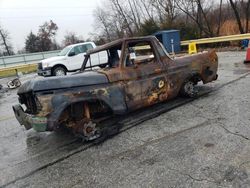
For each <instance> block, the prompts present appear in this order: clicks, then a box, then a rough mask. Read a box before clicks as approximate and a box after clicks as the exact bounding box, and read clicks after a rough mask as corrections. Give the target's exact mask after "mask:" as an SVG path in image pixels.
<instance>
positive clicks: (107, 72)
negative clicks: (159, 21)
mask: <svg viewBox="0 0 250 188" xmlns="http://www.w3.org/2000/svg"><path fill="white" fill-rule="evenodd" d="M103 51H105V52H107V62H106V63H105V64H103V65H102V68H101V69H96V70H94V68H93V67H91V58H92V57H94V55H95V54H97V53H99V52H103ZM87 62H90V67H86V65H87ZM217 68H218V58H217V55H216V53H215V52H214V51H211V52H204V53H199V54H195V55H187V56H183V57H178V58H174V59H172V58H170V56H169V55H168V53H167V52H166V51H165V49H164V47H163V46H162V45H161V43H160V42H159V41H158V40H157V39H156V38H155V37H138V38H126V39H120V40H117V41H114V42H111V43H108V44H105V45H103V46H100V47H97V48H95V49H93V50H90V51H88V52H87V54H86V55H85V60H84V62H83V65H82V70H81V71H79V72H78V73H75V74H74V75H69V76H62V77H52V78H43V79H40V80H31V81H28V82H26V83H24V84H23V85H22V86H21V88H20V89H19V90H18V93H17V94H18V96H19V103H20V104H17V105H15V106H13V110H14V113H15V116H16V118H17V120H18V121H19V123H20V124H21V125H24V126H25V128H26V129H30V128H34V129H35V130H37V131H54V130H57V129H59V128H60V127H62V126H63V127H67V128H68V129H70V130H72V132H74V133H75V134H77V135H81V136H82V137H83V138H85V139H86V140H93V139H95V138H97V137H99V136H101V134H102V122H103V121H104V120H105V119H107V118H112V117H117V116H120V115H124V114H127V113H131V112H133V111H135V110H137V109H140V108H144V107H148V106H151V105H153V104H156V103H159V102H162V101H167V100H171V99H173V98H174V97H176V96H177V95H179V94H182V95H186V96H188V97H192V96H194V95H195V85H196V84H197V83H198V82H200V81H202V82H203V83H204V84H206V83H208V82H211V81H213V80H216V79H217ZM166 105H167V104H166Z"/></svg>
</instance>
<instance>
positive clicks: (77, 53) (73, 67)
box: [37, 42, 107, 76]
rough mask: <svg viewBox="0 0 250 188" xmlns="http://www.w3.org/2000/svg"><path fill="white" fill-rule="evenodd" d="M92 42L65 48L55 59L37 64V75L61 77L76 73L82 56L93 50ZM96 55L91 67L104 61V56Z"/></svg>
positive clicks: (82, 58)
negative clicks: (68, 73)
mask: <svg viewBox="0 0 250 188" xmlns="http://www.w3.org/2000/svg"><path fill="white" fill-rule="evenodd" d="M95 47H96V45H95V43H93V42H84V43H78V44H73V45H69V46H66V47H65V48H64V49H63V50H62V51H61V52H60V53H59V54H58V56H56V57H51V58H48V59H44V60H42V61H40V62H39V63H38V70H37V73H38V75H40V76H63V75H66V74H67V72H73V71H77V70H79V69H80V68H81V66H82V62H83V60H84V54H86V52H87V51H88V50H90V49H93V48H95ZM100 55H102V54H98V55H97V58H96V59H95V61H92V64H93V65H98V64H99V63H100V61H102V60H104V61H106V59H107V57H106V56H101V57H100Z"/></svg>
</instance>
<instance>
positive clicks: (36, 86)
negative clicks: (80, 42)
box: [17, 71, 109, 94]
mask: <svg viewBox="0 0 250 188" xmlns="http://www.w3.org/2000/svg"><path fill="white" fill-rule="evenodd" d="M108 82H109V81H108V78H107V76H106V75H105V74H103V73H99V72H95V71H89V72H79V73H76V74H74V75H70V76H60V77H51V78H44V79H38V80H30V81H27V82H25V83H24V84H23V85H22V86H21V87H20V88H19V90H18V92H17V94H23V93H28V92H37V91H48V90H56V89H64V88H74V87H81V86H89V85H96V84H105V83H108Z"/></svg>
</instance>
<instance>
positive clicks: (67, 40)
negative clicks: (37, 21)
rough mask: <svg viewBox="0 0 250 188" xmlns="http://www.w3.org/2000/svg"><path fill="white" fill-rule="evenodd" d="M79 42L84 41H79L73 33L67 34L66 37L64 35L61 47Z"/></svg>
mask: <svg viewBox="0 0 250 188" xmlns="http://www.w3.org/2000/svg"><path fill="white" fill-rule="evenodd" d="M79 42H84V41H83V40H80V38H79V37H78V36H77V35H76V34H75V33H74V32H67V33H66V35H64V40H63V46H68V45H70V44H75V43H79Z"/></svg>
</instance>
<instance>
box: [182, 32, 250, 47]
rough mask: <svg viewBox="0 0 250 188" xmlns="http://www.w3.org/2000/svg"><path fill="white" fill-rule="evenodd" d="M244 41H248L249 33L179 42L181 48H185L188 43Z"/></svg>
mask: <svg viewBox="0 0 250 188" xmlns="http://www.w3.org/2000/svg"><path fill="white" fill-rule="evenodd" d="M244 39H250V33H246V34H239V35H229V36H222V37H212V38H203V39H195V40H185V41H181V46H186V45H189V44H190V43H195V44H208V43H216V42H227V41H235V40H244Z"/></svg>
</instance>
